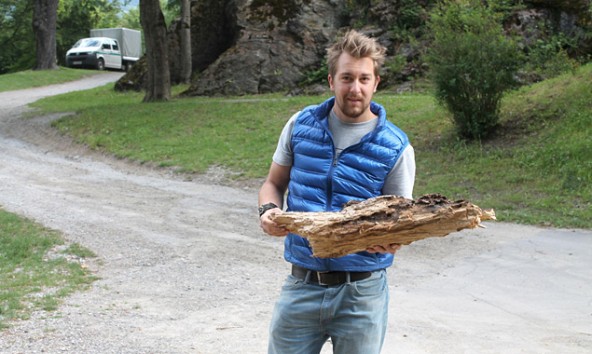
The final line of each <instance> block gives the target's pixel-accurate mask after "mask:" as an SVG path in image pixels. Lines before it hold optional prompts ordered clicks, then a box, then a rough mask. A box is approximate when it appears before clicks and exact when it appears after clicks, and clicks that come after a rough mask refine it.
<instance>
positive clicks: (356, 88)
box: [351, 80, 361, 93]
mask: <svg viewBox="0 0 592 354" xmlns="http://www.w3.org/2000/svg"><path fill="white" fill-rule="evenodd" d="M360 87H361V86H360V81H359V80H354V81H353V82H352V85H351V91H352V92H355V93H358V92H360Z"/></svg>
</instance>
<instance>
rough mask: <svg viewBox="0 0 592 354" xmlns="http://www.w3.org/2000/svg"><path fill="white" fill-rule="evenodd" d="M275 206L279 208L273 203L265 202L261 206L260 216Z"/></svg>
mask: <svg viewBox="0 0 592 354" xmlns="http://www.w3.org/2000/svg"><path fill="white" fill-rule="evenodd" d="M275 208H278V206H277V205H275V204H273V203H267V204H263V205H262V206H260V207H259V217H261V216H263V214H265V212H266V211H268V210H270V209H275Z"/></svg>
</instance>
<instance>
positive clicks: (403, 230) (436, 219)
mask: <svg viewBox="0 0 592 354" xmlns="http://www.w3.org/2000/svg"><path fill="white" fill-rule="evenodd" d="M272 220H274V221H275V222H276V223H277V224H279V225H281V226H284V227H285V228H286V229H288V230H289V231H290V232H293V233H295V234H298V235H300V236H302V237H305V238H307V239H308V241H309V243H310V245H311V247H312V250H313V253H314V256H315V257H320V258H329V257H341V256H344V255H347V254H350V253H355V252H360V251H364V250H366V249H367V248H369V247H372V246H376V245H388V244H392V243H398V244H402V245H408V244H410V243H411V242H414V241H417V240H421V239H424V238H428V237H436V236H446V235H448V234H450V233H452V232H456V231H460V230H463V229H468V228H475V227H477V226H480V223H481V221H483V220H495V213H494V211H493V210H482V209H481V208H479V207H478V206H476V205H474V204H472V203H470V202H468V201H466V200H458V201H454V202H451V201H449V200H448V199H447V198H446V197H444V196H442V195H440V194H430V195H425V196H423V197H420V198H418V199H416V200H411V199H405V198H402V197H396V196H380V197H376V198H371V199H368V200H365V201H362V202H350V203H348V204H347V205H346V206H345V207H344V208H343V210H341V211H339V212H318V213H305V212H286V213H281V214H276V215H273V216H272Z"/></svg>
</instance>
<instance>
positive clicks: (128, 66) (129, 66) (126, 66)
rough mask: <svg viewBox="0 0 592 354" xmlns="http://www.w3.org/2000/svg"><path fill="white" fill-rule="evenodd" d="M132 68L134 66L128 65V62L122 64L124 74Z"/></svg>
mask: <svg viewBox="0 0 592 354" xmlns="http://www.w3.org/2000/svg"><path fill="white" fill-rule="evenodd" d="M132 66H134V64H132V63H130V62H129V61H128V62H126V63H125V64H124V66H123V67H124V70H125V72H129V71H130V70H132Z"/></svg>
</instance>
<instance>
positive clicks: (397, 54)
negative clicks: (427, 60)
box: [121, 0, 592, 96]
mask: <svg viewBox="0 0 592 354" xmlns="http://www.w3.org/2000/svg"><path fill="white" fill-rule="evenodd" d="M434 3H435V1H434V0H418V1H415V2H410V1H408V0H376V1H367V0H366V1H361V0H356V1H353V0H194V1H192V8H191V13H192V15H191V37H192V39H191V40H192V53H193V58H192V60H193V62H192V64H193V71H194V75H193V76H194V80H193V83H192V85H191V87H190V88H189V89H188V90H187V91H186V92H185V93H184V95H188V96H195V95H207V96H212V95H245V94H260V93H269V92H305V93H313V92H317V93H318V92H323V91H325V90H326V89H327V88H328V87H327V85H326V84H324V85H323V86H317V87H315V88H313V89H312V90H311V89H310V88H309V89H302V88H300V87H299V84H300V83H301V82H303V81H304V80H305V79H307V78H309V77H312V76H315V77H317V76H319V74H318V72H319V71H320V69H322V68H323V66H324V61H325V50H326V47H327V45H329V44H330V43H331V42H333V40H334V39H335V37H336V36H337V35H338V34H339V33H341V32H343V31H345V30H346V29H348V28H352V27H353V28H357V29H358V30H360V31H361V32H363V33H366V34H368V35H370V36H372V37H374V38H377V39H378V41H379V42H380V43H381V44H382V45H384V46H386V47H387V61H386V63H385V67H384V68H383V70H382V73H381V87H385V86H393V85H396V84H401V83H404V82H406V81H410V80H413V79H414V78H416V77H420V76H422V75H423V74H424V73H425V71H426V70H427V67H426V66H425V64H424V63H423V59H422V55H423V53H425V52H426V48H427V47H428V46H429V43H428V41H427V40H422V39H421V38H425V37H427V36H425V33H422V31H425V22H426V21H427V19H428V16H429V9H430V8H431V7H432V6H434ZM524 4H525V7H524V8H522V9H518V8H517V11H516V12H515V13H514V14H513V16H510V17H509V19H508V20H507V23H506V24H505V26H506V29H507V31H508V33H510V34H512V35H515V36H518V37H522V38H523V40H522V43H523V47H524V48H526V49H527V48H528V47H529V46H530V45H534V43H536V42H537V40H538V39H542V38H545V37H546V36H549V35H552V34H553V33H562V34H564V35H565V36H566V37H567V38H586V32H585V31H583V30H582V28H588V29H590V28H591V26H592V24H591V23H592V19H591V18H590V16H591V12H590V10H589V9H590V7H591V6H592V0H562V1H551V0H527V1H525V2H524ZM588 31H589V30H588ZM588 33H589V32H588ZM178 37H179V36H178V33H177V31H176V25H175V24H173V25H171V28H169V38H168V40H169V51H170V52H169V59H170V60H171V63H170V65H171V76H172V77H171V82H172V83H176V82H178V72H179V70H178V69H179V68H178V65H179V64H178V57H179V54H178V53H179V49H178V48H179V47H178V42H179V41H178ZM410 37H414V38H415V40H413V41H409V38H410ZM588 37H589V36H588ZM579 51H580V52H579V53H571V54H575V55H584V56H585V55H586V54H590V52H591V51H592V39H590V38H588V39H587V40H585V41H581V42H580V43H579ZM137 69H140V68H137ZM315 71H316V72H317V73H315V75H313V73H314V72H315ZM132 73H133V74H134V75H135V78H133V79H130V78H128V75H126V76H124V77H123V78H122V79H121V81H122V83H125V85H127V87H132V88H133V89H138V88H139V87H141V85H142V83H141V80H142V75H141V73H139V72H136V70H133V71H132ZM321 76H322V75H321ZM317 85H318V84H317Z"/></svg>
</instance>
